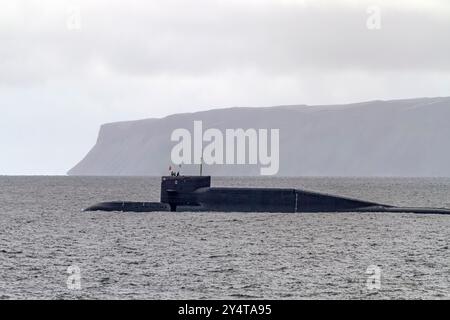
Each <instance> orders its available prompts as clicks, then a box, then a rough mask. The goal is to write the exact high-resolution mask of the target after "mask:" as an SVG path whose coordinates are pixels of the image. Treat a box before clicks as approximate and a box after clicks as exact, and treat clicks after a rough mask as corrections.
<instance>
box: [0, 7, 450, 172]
mask: <svg viewBox="0 0 450 320" xmlns="http://www.w3.org/2000/svg"><path fill="white" fill-rule="evenodd" d="M373 6H376V7H375V9H374V8H373ZM377 8H378V9H379V10H380V17H381V20H380V25H379V26H380V28H379V29H377V28H376V27H377V25H376V23H375V25H374V21H375V20H373V19H376V12H377V10H378V9H377ZM374 10H375V11H374ZM369 18H370V20H369V26H370V27H371V28H374V26H375V29H370V28H368V21H367V20H368V19H369ZM449 39H450V1H448V0H420V1H419V0H389V1H376V0H372V1H364V0H359V1H345V0H342V1H337V0H330V1H325V0H322V1H321V0H317V1H313V0H310V1H308V0H248V1H247V0H195V1H194V0H145V1H144V0H142V1H130V0H127V1H111V0H104V1H97V0H86V1H64V0H54V1H50V0H48V1H45V0H41V1H37V0H36V1H32V0H29V1H28V0H22V1H21V0H15V1H12V0H0V148H1V151H0V155H1V156H0V174H65V172H66V171H67V170H68V169H70V168H71V167H72V166H73V165H75V164H76V163H77V162H78V161H79V160H80V159H81V158H82V157H83V156H84V155H85V154H86V152H87V151H88V150H89V149H90V148H91V147H92V145H93V144H94V143H95V140H96V137H97V132H98V129H99V126H100V125H101V124H102V123H105V122H112V121H121V120H131V119H140V118H151V117H162V116H165V115H168V114H172V113H178V112H190V111H199V110H206V109H211V108H218V107H228V106H255V107H257V106H271V105H282V104H334V103H347V102H358V101H364V100H374V99H396V98H412V97H422V96H430V97H433V96H450V59H449V57H450V41H449Z"/></svg>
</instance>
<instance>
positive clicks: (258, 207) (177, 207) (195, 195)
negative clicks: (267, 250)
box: [84, 175, 450, 214]
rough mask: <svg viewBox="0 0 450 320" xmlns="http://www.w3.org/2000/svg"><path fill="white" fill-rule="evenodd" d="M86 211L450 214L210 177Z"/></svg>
mask: <svg viewBox="0 0 450 320" xmlns="http://www.w3.org/2000/svg"><path fill="white" fill-rule="evenodd" d="M84 211H122V212H158V211H171V212H199V211H200V212H201V211H219V212H274V213H275V212H280V213H302V212H304V213H307V212H359V213H365V212H392V213H416V214H450V209H446V208H418V207H396V206H391V205H386V204H380V203H375V202H369V201H364V200H358V199H352V198H347V197H341V196H335V195H329V194H324V193H318V192H312V191H306V190H301V189H294V188H292V189H289V188H236V187H211V176H201V175H200V176H163V177H161V198H160V202H129V201H112V202H101V203H97V204H95V205H93V206H90V207H88V208H86V209H85V210H84Z"/></svg>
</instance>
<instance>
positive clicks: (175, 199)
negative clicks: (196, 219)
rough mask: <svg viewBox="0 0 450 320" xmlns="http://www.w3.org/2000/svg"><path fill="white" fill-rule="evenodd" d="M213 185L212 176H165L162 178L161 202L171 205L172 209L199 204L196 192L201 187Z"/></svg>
mask: <svg viewBox="0 0 450 320" xmlns="http://www.w3.org/2000/svg"><path fill="white" fill-rule="evenodd" d="M210 187H211V176H175V177H174V176H163V177H162V178H161V202H163V203H168V204H169V205H170V211H176V208H177V206H182V205H184V206H199V203H198V201H197V197H196V194H195V193H194V191H197V190H198V189H201V188H210Z"/></svg>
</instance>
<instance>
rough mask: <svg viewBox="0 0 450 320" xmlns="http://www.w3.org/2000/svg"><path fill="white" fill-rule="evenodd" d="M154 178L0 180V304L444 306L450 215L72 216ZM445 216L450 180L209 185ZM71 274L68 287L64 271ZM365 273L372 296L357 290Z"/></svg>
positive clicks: (144, 188)
mask: <svg viewBox="0 0 450 320" xmlns="http://www.w3.org/2000/svg"><path fill="white" fill-rule="evenodd" d="M159 183H160V178H159V177H158V178H113V177H111V178H109V177H101V178H100V177H0V190H1V192H0V298H1V299H12V298H22V299H23V298H25V299H30V298H45V299H53V298H63V299H74V298H107V299H112V298H117V299H132V298H137V299H144V298H148V299H153V298H168V299H175V298H181V299H183V298H194V299H195V298H210V299H214V298H215V299H224V298H281V299H294V298H311V299H317V298H328V299H336V298H351V299H357V298H382V299H384V298H388V299H391V298H394V299H401V298H418V299H420V298H431V299H449V298H450V267H449V262H450V251H449V242H450V231H449V230H450V217H449V216H444V215H414V214H392V213H390V214H385V213H378V214H377V213H373V214H368V213H365V214H358V213H339V214H331V213H315V214H312V213H311V214H301V213H296V214H286V213H282V214H281V213H279V214H276V213H168V212H161V213H119V212H81V210H82V209H83V208H85V207H87V206H89V205H91V204H93V203H96V202H100V201H108V200H134V201H158V200H159ZM212 184H213V185H216V186H219V185H220V186H259V187H269V186H270V187H294V188H305V189H309V190H314V191H321V192H328V193H332V194H338V195H344V196H350V197H355V198H361V199H366V200H371V201H375V202H381V203H387V204H393V205H404V206H433V207H447V208H450V179H449V178H433V179H422V178H421V179H412V178H411V179H409V178H408V179H407V178H325V177H324V178H264V179H263V178H213V181H212ZM71 265H75V266H78V267H79V268H80V270H81V290H69V289H68V288H67V285H66V281H67V277H68V276H69V274H67V268H68V267H69V266H71ZM370 265H377V266H379V267H380V268H381V270H382V273H381V289H380V290H372V291H371V290H369V289H367V287H366V281H367V277H368V275H367V274H366V269H367V267H368V266H370Z"/></svg>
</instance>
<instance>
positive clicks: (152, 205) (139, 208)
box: [84, 201, 170, 212]
mask: <svg viewBox="0 0 450 320" xmlns="http://www.w3.org/2000/svg"><path fill="white" fill-rule="evenodd" d="M84 211H122V212H155V211H170V205H168V204H167V203H162V202H130V201H110V202H100V203H97V204H95V205H93V206H90V207H88V208H86V209H84Z"/></svg>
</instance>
